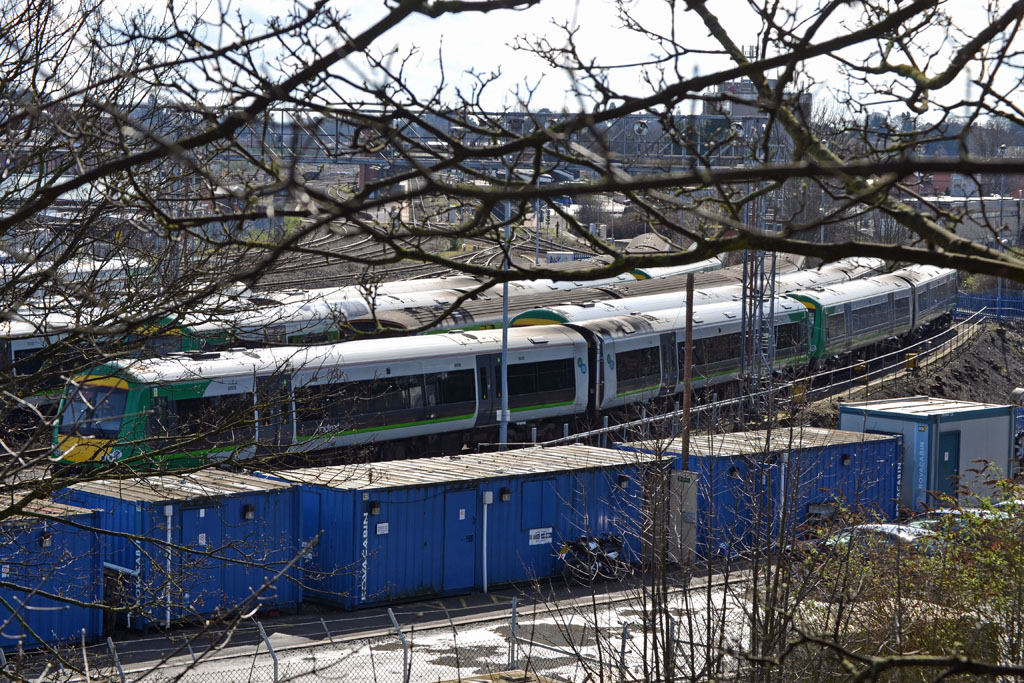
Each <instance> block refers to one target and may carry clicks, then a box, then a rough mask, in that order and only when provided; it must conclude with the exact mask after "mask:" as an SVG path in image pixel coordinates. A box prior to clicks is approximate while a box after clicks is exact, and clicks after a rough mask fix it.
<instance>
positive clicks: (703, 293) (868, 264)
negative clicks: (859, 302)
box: [513, 259, 883, 326]
mask: <svg viewBox="0 0 1024 683" xmlns="http://www.w3.org/2000/svg"><path fill="white" fill-rule="evenodd" d="M862 261H864V262H861V260H857V261H855V260H850V261H840V262H837V263H833V264H825V265H823V266H821V267H819V268H815V269H812V270H798V271H790V272H786V273H783V274H781V275H779V276H778V283H779V284H780V290H779V291H780V293H781V292H783V291H790V290H791V289H794V288H800V287H801V285H803V286H806V287H810V286H812V285H813V284H815V283H820V282H822V281H826V282H835V281H846V280H847V279H848V278H850V277H860V276H863V275H866V274H868V273H871V272H874V270H875V269H877V268H878V267H880V266H881V265H883V262H882V261H880V260H877V259H875V260H862ZM730 277H731V276H730ZM682 284H683V286H684V287H685V280H684V281H683V283H682ZM701 284H703V285H707V284H708V282H707V279H704V281H703V282H702V283H701ZM694 285H695V289H694V305H695V306H698V307H699V306H705V305H709V304H714V303H718V302H722V301H738V300H739V299H740V297H741V296H742V295H743V290H742V286H741V282H734V281H732V280H731V279H730V280H729V281H728V282H727V283H725V284H722V285H720V286H710V287H709V286H701V287H698V286H697V282H696V278H694ZM616 291H621V290H616ZM684 302H685V294H684V293H683V290H671V291H666V292H659V293H655V294H647V295H643V296H629V297H625V298H622V299H615V300H608V301H602V302H597V303H593V302H585V303H582V304H580V303H577V304H574V305H566V304H560V305H558V306H549V307H545V306H543V305H538V306H536V307H534V308H531V309H529V310H527V311H525V312H523V313H520V314H519V315H517V316H516V319H515V320H514V321H513V324H514V325H518V326H525V325H548V324H559V323H563V324H564V323H570V322H582V321H584V320H594V319H597V318H607V317H613V316H617V315H632V314H637V313H645V312H652V311H657V310H665V309H669V308H673V307H675V306H677V305H678V306H682V305H683V304H684Z"/></svg>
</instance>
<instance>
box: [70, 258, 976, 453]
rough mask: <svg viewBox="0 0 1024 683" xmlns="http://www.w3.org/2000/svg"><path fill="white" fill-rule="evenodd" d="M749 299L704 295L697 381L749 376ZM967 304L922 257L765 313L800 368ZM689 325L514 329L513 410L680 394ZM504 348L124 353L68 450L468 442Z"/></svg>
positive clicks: (485, 336)
mask: <svg viewBox="0 0 1024 683" xmlns="http://www.w3.org/2000/svg"><path fill="white" fill-rule="evenodd" d="M740 305H741V304H740V302H737V301H733V302H724V303H718V304H713V305H708V306H698V307H695V311H694V339H695V344H694V354H693V368H694V386H695V387H696V388H699V387H701V386H705V385H713V384H720V383H724V382H728V381H732V380H735V379H736V378H737V375H738V372H739V368H740V349H741V344H742V338H741V329H740V328H741V314H740ZM955 305H956V273H955V271H951V270H947V269H941V268H934V267H930V266H916V267H912V268H907V269H904V270H901V271H897V272H895V273H892V274H890V275H882V276H876V277H874V278H867V279H866V280H863V281H853V282H848V283H843V284H840V285H833V286H830V287H825V288H819V289H810V290H803V291H800V292H795V293H791V294H790V295H788V296H785V297H779V298H777V299H776V300H775V301H774V302H773V303H772V304H771V305H770V306H768V305H766V309H765V313H766V314H767V313H768V311H769V310H772V311H774V316H773V318H772V325H773V328H774V330H775V349H776V351H775V362H776V366H777V367H778V368H801V367H804V366H815V365H823V364H825V365H827V364H829V363H833V362H838V361H839V360H840V359H842V358H852V357H854V355H855V354H859V353H866V352H867V350H869V349H873V348H875V347H876V346H877V345H879V344H884V343H886V342H887V341H889V340H893V339H896V338H898V337H906V336H907V335H911V334H915V333H917V332H918V331H920V330H921V329H922V328H923V327H925V326H928V325H929V324H930V323H932V322H934V321H935V320H936V319H938V318H941V317H944V316H948V315H949V314H951V313H952V311H953V309H954V308H955ZM840 320H842V324H840V322H839V321H840ZM684 330H685V313H684V310H683V309H681V308H675V309H670V310H664V311H657V312H653V313H642V314H635V315H629V316H618V317H613V318H605V319H599V320H591V321H585V322H580V323H572V324H567V325H549V326H533V327H521V328H512V329H510V330H509V356H508V357H509V367H508V377H509V380H508V385H509V405H510V411H511V413H512V415H511V420H512V421H513V422H515V423H518V424H522V425H524V426H529V425H537V426H539V427H540V428H541V429H542V430H551V429H553V428H554V425H556V424H560V423H562V422H565V421H567V419H568V418H571V417H572V416H580V417H593V416H596V415H597V414H600V413H601V412H602V411H608V410H618V409H622V408H624V407H628V406H630V405H634V404H637V403H642V402H644V401H649V400H651V399H653V398H656V397H664V396H671V395H673V394H677V393H678V392H680V391H682V389H683V383H682V369H683V367H684V361H685V356H684V351H685V349H684V341H685V337H684ZM500 348H501V331H500V330H480V331H474V332H465V331H453V332H450V333H447V334H438V335H426V336H419V337H402V338H391V339H378V340H358V341H350V342H341V343H338V344H329V345H320V346H307V347H281V348H273V349H258V350H234V351H227V352H223V353H199V354H175V355H172V356H169V357H164V358H157V359H149V360H123V361H117V362H114V363H109V364H107V365H103V366H100V367H98V368H96V369H95V370H94V371H92V372H90V373H89V374H88V375H85V376H82V377H79V378H77V380H76V382H75V385H74V388H73V390H72V391H70V392H69V393H68V394H67V396H66V397H65V399H64V405H63V412H62V419H61V422H60V425H59V427H58V429H57V434H56V442H57V447H58V449H59V457H60V458H61V459H62V460H63V461H65V462H78V463H81V462H92V461H97V460H99V461H102V460H107V461H110V460H128V461H129V462H131V463H139V464H146V465H156V464H160V463H161V462H173V463H175V464H185V463H189V464H191V463H197V462H201V461H204V460H208V459H224V458H229V457H230V458H247V457H251V456H254V455H259V454H261V453H293V454H294V453H315V452H317V451H327V450H335V449H340V448H346V447H350V446H361V445H362V446H365V445H373V447H375V448H379V449H381V450H382V451H383V453H382V454H383V455H388V456H391V457H404V456H408V455H412V454H426V453H429V452H437V451H445V452H453V451H457V450H458V449H459V448H461V447H462V446H464V445H472V444H476V443H481V442H488V441H493V440H494V439H495V436H496V425H497V422H498V415H499V411H500V405H501V387H500V386H499V382H500ZM541 434H542V435H545V432H544V431H542V432H541Z"/></svg>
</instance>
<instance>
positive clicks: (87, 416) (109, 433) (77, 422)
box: [60, 384, 128, 439]
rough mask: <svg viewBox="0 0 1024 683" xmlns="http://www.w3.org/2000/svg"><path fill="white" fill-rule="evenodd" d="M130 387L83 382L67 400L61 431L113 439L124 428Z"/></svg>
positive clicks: (62, 432)
mask: <svg viewBox="0 0 1024 683" xmlns="http://www.w3.org/2000/svg"><path fill="white" fill-rule="evenodd" d="M127 398H128V391H127V390H126V389H115V388H114V387H104V386H96V385H93V384H83V385H81V386H79V387H77V388H76V389H75V390H74V392H73V393H72V394H71V395H70V396H69V397H68V399H67V400H66V401H65V403H64V414H63V415H62V416H61V421H60V433H61V434H69V435H74V434H77V435H81V436H99V437H103V438H108V439H112V438H115V437H116V436H117V435H118V432H119V431H120V430H121V418H122V417H124V406H125V401H126V400H127Z"/></svg>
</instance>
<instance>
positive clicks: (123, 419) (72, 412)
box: [53, 375, 148, 464]
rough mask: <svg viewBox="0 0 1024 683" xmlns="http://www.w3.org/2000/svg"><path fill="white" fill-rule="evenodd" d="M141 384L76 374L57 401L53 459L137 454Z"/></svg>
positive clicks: (117, 458) (84, 460) (143, 410)
mask: <svg viewBox="0 0 1024 683" xmlns="http://www.w3.org/2000/svg"><path fill="white" fill-rule="evenodd" d="M144 400H145V391H144V389H143V388H138V387H133V384H132V383H131V382H129V381H127V380H126V379H124V378H122V377H118V376H116V375H87V376H82V377H77V378H75V380H74V381H73V382H72V383H71V384H69V385H68V387H67V388H66V389H65V391H64V396H63V398H62V399H61V403H60V421H59V422H58V423H57V426H56V429H55V434H54V439H55V444H56V447H57V448H56V451H55V452H54V456H53V457H54V459H56V460H58V461H59V462H62V463H78V464H81V463H103V462H117V461H120V460H124V459H126V458H129V457H132V456H134V455H136V451H137V449H138V444H139V443H140V442H141V441H142V440H143V439H144V437H145V421H144V419H142V418H141V417H140V416H144V415H146V413H147V412H148V405H147V406H143V405H141V403H142V402H144Z"/></svg>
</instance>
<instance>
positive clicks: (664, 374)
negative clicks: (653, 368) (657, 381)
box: [660, 332, 679, 396]
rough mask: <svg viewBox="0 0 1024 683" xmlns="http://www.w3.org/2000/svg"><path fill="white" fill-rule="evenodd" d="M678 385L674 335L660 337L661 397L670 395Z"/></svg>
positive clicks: (668, 334)
mask: <svg viewBox="0 0 1024 683" xmlns="http://www.w3.org/2000/svg"><path fill="white" fill-rule="evenodd" d="M678 383H679V358H678V349H677V348H676V333H675V332H667V333H665V334H663V335H661V392H660V393H661V395H662V396H664V395H666V394H671V393H672V392H673V391H675V388H676V384H678Z"/></svg>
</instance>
